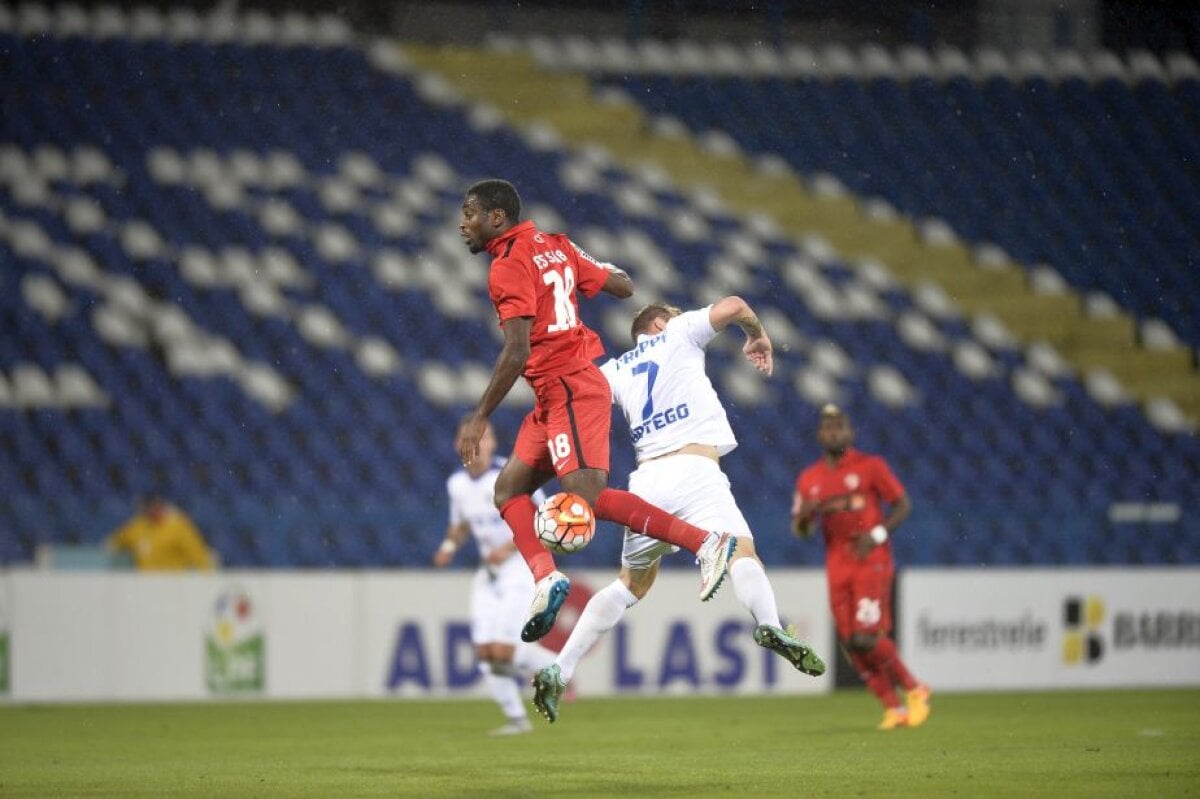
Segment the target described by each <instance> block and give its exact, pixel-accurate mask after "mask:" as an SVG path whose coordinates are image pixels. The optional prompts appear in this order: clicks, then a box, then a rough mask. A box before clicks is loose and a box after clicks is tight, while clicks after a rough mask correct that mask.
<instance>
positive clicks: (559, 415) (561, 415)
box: [513, 365, 612, 477]
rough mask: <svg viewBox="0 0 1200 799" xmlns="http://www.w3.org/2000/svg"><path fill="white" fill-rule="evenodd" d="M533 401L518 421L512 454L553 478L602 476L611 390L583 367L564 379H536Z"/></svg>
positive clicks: (601, 378)
mask: <svg viewBox="0 0 1200 799" xmlns="http://www.w3.org/2000/svg"><path fill="white" fill-rule="evenodd" d="M533 393H534V396H535V397H536V398H537V401H536V402H535V403H534V406H533V410H532V411H530V412H529V414H528V415H527V416H526V417H525V419H524V420H523V421H522V422H521V429H520V430H519V431H518V432H517V441H516V443H515V444H514V445H513V454H514V455H516V456H517V458H518V459H520V461H521V462H522V463H524V464H525V465H526V466H530V467H532V468H534V469H537V470H538V471H541V472H554V473H555V474H557V475H558V476H559V477H562V476H563V475H564V474H570V473H571V472H573V471H575V470H576V469H603V470H604V471H606V472H607V471H608V445H609V441H608V439H609V434H610V432H611V428H612V389H611V388H609V385H608V381H607V380H605V379H604V374H603V373H602V372H601V371H600V370H599V369H598V368H596V367H595V366H592V365H589V366H588V367H586V368H584V369H580V370H579V371H578V372H572V373H571V374H569V375H562V376H556V377H543V378H540V379H539V380H538V381H537V382H536V383H535V384H534V385H533Z"/></svg>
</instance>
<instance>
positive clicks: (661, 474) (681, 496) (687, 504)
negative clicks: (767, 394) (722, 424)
mask: <svg viewBox="0 0 1200 799" xmlns="http://www.w3.org/2000/svg"><path fill="white" fill-rule="evenodd" d="M629 490H630V491H631V492H632V493H634V494H637V495H638V496H639V497H641V498H642V499H644V500H646V501H647V502H649V503H650V504H651V505H657V506H658V507H660V508H662V509H663V510H665V511H666V512H667V513H672V514H674V515H676V516H678V517H679V518H680V519H683V520H684V521H685V522H688V523H689V524H694V525H696V526H697V527H699V528H701V529H702V530H718V531H720V532H727V533H733V534H735V535H738V536H744V537H747V538H749V537H752V536H751V535H750V525H748V524H746V517H744V516H743V515H742V512H741V510H739V509H738V506H737V502H736V501H735V500H734V498H733V492H732V491H730V490H729V478H728V477H726V476H725V473H724V472H723V471H721V466H720V464H718V463H717V462H716V461H714V460H713V459H712V458H706V457H704V456H703V455H688V454H684V455H671V456H668V457H666V458H659V459H658V460H653V461H650V462H648V463H644V464H642V465H641V466H639V467H638V468H637V469H636V470H635V471H634V473H633V474H631V475H629ZM678 551H679V547H677V546H673V545H671V544H667V543H664V542H662V541H659V540H658V539H657V538H650V537H649V536H645V535H642V534H640V533H634V532H632V531H630V530H626V531H625V544H624V546H623V547H622V548H621V564H622V565H624V566H626V567H627V568H630V569H648V568H649V567H650V566H652V565H654V563H655V561H657V560H658V559H659V558H661V557H662V556H663V555H669V554H670V553H672V552H678Z"/></svg>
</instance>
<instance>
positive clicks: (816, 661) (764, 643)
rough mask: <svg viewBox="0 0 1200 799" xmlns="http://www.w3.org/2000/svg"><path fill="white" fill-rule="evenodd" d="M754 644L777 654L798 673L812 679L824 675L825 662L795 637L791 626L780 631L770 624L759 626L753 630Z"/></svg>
mask: <svg viewBox="0 0 1200 799" xmlns="http://www.w3.org/2000/svg"><path fill="white" fill-rule="evenodd" d="M754 643H756V644H758V645H759V646H761V647H763V648H764V649H770V650H771V651H772V652H777V653H779V654H780V655H782V656H783V657H784V658H786V659H787V661H788V662H789V663H791V664H792V665H793V666H795V667H796V668H797V669H798V670H799V671H802V672H804V673H805V674H808V675H810V676H812V677H820V676H821V675H822V674H824V673H825V661H823V660H821V658H820V656H819V655H817V653H816V652H814V651H813V648H812V647H811V646H809V645H808V644H806V643H804V642H803V641H801V640H800V639H799V638H797V637H796V628H795V627H792V626H791V625H788V628H787V630H781V629H779V628H778V627H773V626H771V625H770V624H760V625H758V626H757V627H755V628H754Z"/></svg>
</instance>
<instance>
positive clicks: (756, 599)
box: [729, 557, 782, 627]
mask: <svg viewBox="0 0 1200 799" xmlns="http://www.w3.org/2000/svg"><path fill="white" fill-rule="evenodd" d="M729 578H730V580H732V581H733V593H734V594H736V595H737V598H738V601H739V602H741V603H742V604H743V605H745V606H746V610H748V611H750V615H751V616H753V617H754V620H755V621H756V622H758V623H759V624H769V625H771V626H772V627H780V626H782V625H781V624H780V623H779V608H778V607H776V605H775V591H774V590H773V589H772V588H771V581H770V580H768V579H767V573H766V571H764V570H763V567H762V564H761V563H759V562H758V558H751V557H745V558H738V559H737V560H735V561H734V562H733V563H732V564H730V566H729Z"/></svg>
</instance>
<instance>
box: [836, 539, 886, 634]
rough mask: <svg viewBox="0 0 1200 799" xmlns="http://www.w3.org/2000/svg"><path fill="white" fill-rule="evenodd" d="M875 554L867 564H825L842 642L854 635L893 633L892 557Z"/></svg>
mask: <svg viewBox="0 0 1200 799" xmlns="http://www.w3.org/2000/svg"><path fill="white" fill-rule="evenodd" d="M880 555H883V553H880V554H879V555H872V556H870V557H868V558H867V559H866V560H864V561H837V562H833V561H826V564H825V575H826V577H827V579H828V581H829V607H830V608H831V609H832V610H833V622H834V624H835V625H837V635H838V640H839V641H845V640H847V639H849V638H850V636H851V635H853V634H854V633H872V634H874V633H884V634H887V633H890V632H891V630H892V580H893V578H894V577H895V574H896V567H895V564H893V563H892V559H891V558H890V557H886V556H884V557H881V556H880Z"/></svg>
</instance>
